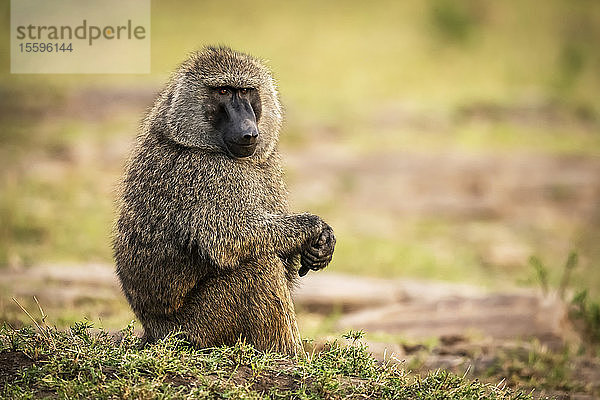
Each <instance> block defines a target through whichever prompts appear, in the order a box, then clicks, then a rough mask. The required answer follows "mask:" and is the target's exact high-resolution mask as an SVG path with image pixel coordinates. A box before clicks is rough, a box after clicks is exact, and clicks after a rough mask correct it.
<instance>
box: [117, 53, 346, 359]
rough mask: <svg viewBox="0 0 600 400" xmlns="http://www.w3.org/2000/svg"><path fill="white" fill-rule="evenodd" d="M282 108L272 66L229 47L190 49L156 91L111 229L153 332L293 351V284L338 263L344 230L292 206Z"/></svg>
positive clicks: (136, 307) (124, 275)
mask: <svg viewBox="0 0 600 400" xmlns="http://www.w3.org/2000/svg"><path fill="white" fill-rule="evenodd" d="M281 118H282V112H281V106H280V103H279V99H278V96H277V92H276V89H275V84H274V81H273V78H272V77H271V74H270V72H269V70H268V69H267V67H265V66H264V65H263V64H262V63H261V62H260V61H259V60H257V59H255V58H253V57H251V56H249V55H246V54H243V53H239V52H236V51H233V50H231V49H229V48H226V47H207V48H205V49H203V51H201V52H198V53H194V54H192V55H191V56H190V57H189V58H188V59H187V60H186V61H185V62H184V63H183V64H181V66H180V67H179V68H178V69H177V70H176V72H175V73H174V74H173V75H172V77H171V79H170V81H169V83H168V84H167V86H166V87H165V89H164V90H163V91H162V93H161V94H160V95H159V96H158V98H157V99H156V101H155V103H154V106H153V108H152V109H151V110H150V112H149V113H148V114H147V116H146V118H145V120H144V122H143V124H142V131H141V134H140V135H139V137H138V142H137V146H136V147H135V149H134V151H133V153H132V155H131V157H130V159H129V161H128V165H127V168H126V171H125V174H124V177H123V180H122V185H121V193H120V198H119V202H118V217H117V221H116V224H115V232H114V238H113V251H114V257H115V261H116V266H117V275H118V277H119V279H120V281H121V286H122V288H123V292H124V293H125V296H126V297H127V300H128V301H129V304H130V305H131V307H132V309H133V311H134V312H135V314H136V315H137V317H138V318H139V320H140V321H141V323H142V325H143V326H144V331H145V334H144V335H145V340H147V341H150V342H152V341H154V340H156V339H159V338H162V337H164V336H166V335H167V334H168V333H169V332H173V331H182V332H184V334H185V335H186V337H187V338H188V339H189V340H190V341H191V342H192V343H194V344H195V345H197V346H200V347H208V346H216V345H221V344H232V343H234V342H235V341H236V340H238V339H239V338H243V339H245V340H246V341H247V342H249V343H252V344H253V345H254V346H255V347H256V348H258V349H261V350H274V351H278V352H281V353H287V354H295V353H296V351H297V349H298V346H299V344H300V338H299V333H298V328H297V325H296V316H295V312H294V306H293V304H292V301H291V297H290V289H291V288H292V286H293V282H294V279H295V277H296V275H297V274H299V275H300V276H302V275H304V274H306V273H307V272H308V270H309V269H312V270H318V269H321V268H324V267H325V266H326V265H327V264H328V263H329V262H330V261H331V257H332V255H333V250H334V246H335V237H334V235H333V231H332V229H331V228H330V227H329V226H328V225H327V224H326V223H325V222H323V220H322V219H321V218H319V217H318V216H316V215H312V214H307V213H304V214H291V213H289V212H288V209H287V201H286V190H285V186H284V183H283V180H282V169H281V167H280V156H279V154H278V152H277V142H278V135H279V129H280V125H281ZM298 258H300V264H301V266H300V269H299V270H298V267H297V264H298V262H297V261H298Z"/></svg>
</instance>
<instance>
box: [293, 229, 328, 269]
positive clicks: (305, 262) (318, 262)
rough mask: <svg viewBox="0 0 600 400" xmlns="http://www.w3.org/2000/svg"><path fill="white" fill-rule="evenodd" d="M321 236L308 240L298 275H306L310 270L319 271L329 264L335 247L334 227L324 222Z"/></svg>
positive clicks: (301, 254)
mask: <svg viewBox="0 0 600 400" xmlns="http://www.w3.org/2000/svg"><path fill="white" fill-rule="evenodd" d="M324 225H325V226H324V227H323V230H322V231H321V233H320V234H319V236H318V237H317V238H316V239H314V240H312V241H310V242H308V243H307V244H306V245H305V246H304V248H303V249H302V252H301V253H300V269H299V270H298V275H300V276H304V275H306V274H307V273H308V271H309V270H311V269H312V270H313V271H318V270H320V269H323V268H325V267H326V266H327V264H329V262H330V261H331V258H332V257H333V250H334V248H335V235H334V234H333V229H331V227H330V226H329V225H327V224H324Z"/></svg>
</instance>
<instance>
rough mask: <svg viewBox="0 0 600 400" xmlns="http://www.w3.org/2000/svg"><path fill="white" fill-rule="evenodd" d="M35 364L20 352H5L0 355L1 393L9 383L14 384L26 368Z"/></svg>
mask: <svg viewBox="0 0 600 400" xmlns="http://www.w3.org/2000/svg"><path fill="white" fill-rule="evenodd" d="M33 364H34V362H33V360H31V359H30V358H29V357H27V356H26V355H25V354H24V353H23V352H20V351H5V352H1V353H0V392H2V390H3V389H4V386H5V385H6V384H7V383H12V382H13V381H14V380H15V379H17V378H18V377H19V375H20V373H21V371H23V370H24V369H26V368H29V367H31V366H33Z"/></svg>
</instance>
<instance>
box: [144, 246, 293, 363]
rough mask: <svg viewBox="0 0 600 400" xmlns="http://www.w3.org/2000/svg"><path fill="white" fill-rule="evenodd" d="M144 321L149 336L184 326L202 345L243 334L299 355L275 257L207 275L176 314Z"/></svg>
mask: <svg viewBox="0 0 600 400" xmlns="http://www.w3.org/2000/svg"><path fill="white" fill-rule="evenodd" d="M143 323H144V328H145V329H146V331H147V336H148V337H149V338H154V339H156V338H161V337H164V336H166V335H167V334H168V333H169V332H172V331H176V330H181V331H184V332H185V333H186V335H187V336H188V338H189V339H190V340H191V341H192V342H193V343H194V344H196V345H198V346H199V347H210V346H218V345H222V344H234V343H235V342H236V341H237V340H238V339H239V338H242V339H245V340H246V341H247V342H248V343H251V344H253V345H254V346H255V347H256V348H257V349H259V350H265V351H266V350H272V351H277V352H280V353H284V354H289V355H296V354H297V353H298V351H299V350H300V348H301V342H300V333H299V331H298V325H297V323H296V314H295V311H294V305H293V303H292V299H291V295H290V291H289V289H288V285H287V280H286V278H285V270H284V266H283V264H282V262H281V260H279V259H278V258H277V257H273V258H270V259H264V260H262V261H261V262H260V263H258V262H257V263H251V264H246V265H243V266H241V267H239V268H237V269H235V270H233V271H232V272H231V273H230V274H227V275H221V276H218V277H212V278H209V279H207V280H205V281H203V282H202V283H201V285H199V286H198V287H196V288H194V289H193V290H192V291H191V292H190V294H189V296H188V297H187V299H186V301H185V303H184V305H183V306H182V307H181V308H180V310H178V311H177V312H176V313H175V314H173V315H170V316H165V317H163V318H160V317H159V318H154V317H152V318H144V321H143Z"/></svg>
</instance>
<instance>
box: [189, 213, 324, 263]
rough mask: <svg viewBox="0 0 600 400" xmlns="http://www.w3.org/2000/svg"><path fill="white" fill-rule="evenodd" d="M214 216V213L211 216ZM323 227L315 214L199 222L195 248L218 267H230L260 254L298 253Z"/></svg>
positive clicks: (264, 215) (272, 215) (258, 216)
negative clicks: (200, 226) (197, 246)
mask: <svg viewBox="0 0 600 400" xmlns="http://www.w3.org/2000/svg"><path fill="white" fill-rule="evenodd" d="M213 215H214V214H213ZM325 225H326V224H325V223H324V222H323V220H321V218H319V217H318V216H316V215H312V214H307V213H305V214H291V215H275V214H262V215H247V216H243V215H239V214H238V215H237V216H236V218H235V221H229V220H224V219H219V220H210V219H204V220H203V221H202V228H201V231H202V233H201V234H200V235H198V237H197V241H198V245H199V247H200V248H201V249H202V250H203V251H204V253H205V254H206V255H207V256H208V257H209V258H210V259H212V260H213V262H215V263H216V265H217V266H219V267H232V266H236V265H238V264H239V263H240V262H244V261H246V260H252V259H256V258H258V257H259V256H260V255H261V254H265V253H275V254H277V255H286V256H288V255H293V254H299V253H300V251H301V250H302V248H303V247H304V246H305V245H306V244H307V243H310V242H311V241H313V240H315V239H316V238H318V236H319V234H320V233H321V231H322V230H323V227H324V226H325Z"/></svg>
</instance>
